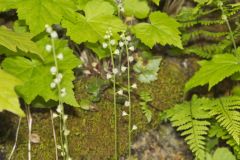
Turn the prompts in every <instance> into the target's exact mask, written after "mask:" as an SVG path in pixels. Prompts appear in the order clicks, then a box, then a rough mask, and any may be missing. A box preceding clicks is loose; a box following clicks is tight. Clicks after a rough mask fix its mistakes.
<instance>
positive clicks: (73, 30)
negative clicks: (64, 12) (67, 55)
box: [62, 0, 125, 43]
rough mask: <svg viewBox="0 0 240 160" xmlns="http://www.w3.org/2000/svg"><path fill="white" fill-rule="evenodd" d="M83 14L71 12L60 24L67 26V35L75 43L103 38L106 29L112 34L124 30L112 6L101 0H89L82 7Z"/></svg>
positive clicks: (93, 41) (115, 34)
mask: <svg viewBox="0 0 240 160" xmlns="http://www.w3.org/2000/svg"><path fill="white" fill-rule="evenodd" d="M84 13H85V16H84V15H82V14H78V13H72V15H71V16H66V17H65V19H64V20H63V22H62V25H63V26H64V27H65V28H67V35H69V36H70V37H71V39H72V40H73V41H75V42H77V43H82V42H92V43H95V42H97V41H99V40H103V37H104V35H105V33H106V31H107V30H108V29H111V31H112V32H113V35H114V36H117V32H120V31H123V30H125V26H124V25H123V23H122V21H121V20H120V19H119V18H117V17H116V16H114V15H113V14H114V7H113V6H112V5H111V4H110V3H108V2H105V1H103V0H99V1H90V2H88V3H87V4H86V6H85V8H84Z"/></svg>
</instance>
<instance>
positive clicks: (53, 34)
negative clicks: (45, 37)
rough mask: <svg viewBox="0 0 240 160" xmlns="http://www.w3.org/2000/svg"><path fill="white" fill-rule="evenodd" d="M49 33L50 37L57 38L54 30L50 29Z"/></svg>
mask: <svg viewBox="0 0 240 160" xmlns="http://www.w3.org/2000/svg"><path fill="white" fill-rule="evenodd" d="M50 35H51V37H52V38H53V39H56V38H58V34H57V32H56V31H52V32H51V33H50Z"/></svg>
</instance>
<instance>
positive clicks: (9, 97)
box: [0, 69, 25, 117]
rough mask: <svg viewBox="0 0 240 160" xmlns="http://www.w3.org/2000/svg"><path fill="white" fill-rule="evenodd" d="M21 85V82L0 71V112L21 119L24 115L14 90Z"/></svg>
mask: <svg viewBox="0 0 240 160" xmlns="http://www.w3.org/2000/svg"><path fill="white" fill-rule="evenodd" d="M21 83H22V82H21V80H19V79H17V78H15V77H14V76H12V75H10V74H8V73H6V72H5V71H3V70H2V69H0V90H1V92H0V112H1V111H3V110H7V111H10V112H12V113H14V114H17V115H19V116H21V117H23V116H24V115H25V114H24V112H23V111H22V110H21V108H20V104H19V102H18V96H17V94H16V93H15V90H14V88H15V86H17V85H20V84H21Z"/></svg>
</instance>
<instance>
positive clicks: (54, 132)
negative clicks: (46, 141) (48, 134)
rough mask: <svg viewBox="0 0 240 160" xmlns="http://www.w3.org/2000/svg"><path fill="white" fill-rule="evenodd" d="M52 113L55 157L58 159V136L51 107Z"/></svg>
mask: <svg viewBox="0 0 240 160" xmlns="http://www.w3.org/2000/svg"><path fill="white" fill-rule="evenodd" d="M50 115H51V122H52V131H53V139H54V145H55V158H56V160H58V149H57V138H56V130H55V127H54V119H53V111H52V109H50Z"/></svg>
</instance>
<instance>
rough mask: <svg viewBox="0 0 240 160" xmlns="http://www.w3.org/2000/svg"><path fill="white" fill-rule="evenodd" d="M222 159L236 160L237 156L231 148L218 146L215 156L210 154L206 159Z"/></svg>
mask: <svg viewBox="0 0 240 160" xmlns="http://www.w3.org/2000/svg"><path fill="white" fill-rule="evenodd" d="M220 159H227V160H236V158H235V157H234V155H233V154H232V153H231V152H230V151H229V149H228V148H224V147H222V148H217V149H216V151H215V152H214V154H213V156H210V155H208V156H207V159H206V160H220Z"/></svg>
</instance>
